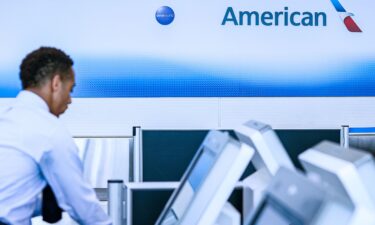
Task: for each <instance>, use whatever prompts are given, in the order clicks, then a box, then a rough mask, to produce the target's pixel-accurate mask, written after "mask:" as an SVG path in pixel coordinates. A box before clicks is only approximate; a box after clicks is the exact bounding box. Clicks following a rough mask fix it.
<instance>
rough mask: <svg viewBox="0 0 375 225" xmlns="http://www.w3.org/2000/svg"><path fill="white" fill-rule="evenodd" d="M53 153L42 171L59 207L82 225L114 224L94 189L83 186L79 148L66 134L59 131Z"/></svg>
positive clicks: (43, 161)
mask: <svg viewBox="0 0 375 225" xmlns="http://www.w3.org/2000/svg"><path fill="white" fill-rule="evenodd" d="M51 141H52V145H53V146H52V149H51V150H48V151H46V152H45V153H44V154H43V156H42V158H41V160H40V168H41V170H42V173H43V175H44V177H45V179H46V181H47V183H48V184H49V185H50V186H51V188H52V190H53V192H54V194H55V196H56V199H57V202H58V204H59V206H60V207H61V208H62V209H64V211H66V212H67V213H68V214H69V215H70V216H71V217H72V218H73V219H74V220H76V221H77V222H78V223H79V224H90V225H94V224H98V225H99V224H100V225H102V224H103V225H107V224H111V220H110V219H109V217H108V216H107V215H106V213H105V212H104V210H103V209H102V208H101V206H100V204H99V201H98V199H97V197H96V195H95V192H94V190H93V189H92V187H91V186H90V185H89V184H88V183H86V182H84V179H83V168H82V163H81V161H80V159H79V157H78V152H77V147H76V145H75V144H74V141H73V140H72V138H71V137H70V136H69V135H67V134H66V133H65V132H61V131H60V132H59V131H57V132H56V134H54V135H53V138H52V140H51Z"/></svg>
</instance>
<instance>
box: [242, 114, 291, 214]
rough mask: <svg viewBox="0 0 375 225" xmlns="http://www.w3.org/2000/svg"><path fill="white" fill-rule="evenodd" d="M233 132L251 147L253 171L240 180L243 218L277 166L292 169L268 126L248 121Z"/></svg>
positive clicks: (257, 200)
mask: <svg viewBox="0 0 375 225" xmlns="http://www.w3.org/2000/svg"><path fill="white" fill-rule="evenodd" d="M235 133H236V135H237V137H238V138H239V140H240V141H241V142H243V143H246V144H248V145H250V146H251V147H253V148H254V150H255V154H254V157H253V159H252V160H251V162H252V163H253V165H254V167H255V169H256V170H257V171H256V172H255V173H253V174H251V175H250V176H248V177H247V178H245V179H244V180H243V181H242V182H243V186H244V191H243V208H244V210H243V212H244V217H247V216H248V215H249V214H250V213H251V212H252V210H253V209H254V208H255V207H256V206H257V204H258V203H259V202H260V200H261V199H262V197H263V192H264V190H265V189H266V188H267V186H268V184H269V183H270V182H271V179H272V177H273V176H274V175H275V174H276V172H277V171H278V169H279V168H280V167H281V166H283V167H286V168H289V169H291V170H295V167H294V165H293V163H292V161H291V159H290V158H289V155H288V153H287V152H286V150H285V148H284V147H283V145H282V143H281V142H280V140H279V138H278V137H277V135H276V133H275V132H274V131H273V129H272V127H271V126H270V125H268V124H264V123H262V122H259V121H254V120H250V121H248V122H246V123H245V124H243V125H241V126H240V127H238V128H237V129H235Z"/></svg>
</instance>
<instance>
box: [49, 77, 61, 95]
mask: <svg viewBox="0 0 375 225" xmlns="http://www.w3.org/2000/svg"><path fill="white" fill-rule="evenodd" d="M51 86H52V92H55V91H57V90H59V88H60V87H61V77H60V75H58V74H57V75H54V76H53V77H52V80H51Z"/></svg>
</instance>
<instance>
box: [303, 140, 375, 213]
mask: <svg viewBox="0 0 375 225" xmlns="http://www.w3.org/2000/svg"><path fill="white" fill-rule="evenodd" d="M298 158H299V160H300V162H301V163H302V165H303V167H304V168H305V170H306V172H307V174H308V175H309V176H310V177H311V178H312V179H315V180H317V181H318V182H320V183H322V185H325V186H327V188H331V189H332V190H333V191H334V192H335V193H337V194H339V195H341V196H343V197H345V198H347V199H349V200H350V201H351V202H352V203H353V204H354V205H356V206H358V205H360V206H363V207H366V208H370V209H375V161H374V158H373V157H372V155H371V154H369V153H367V152H365V151H361V150H358V149H351V148H344V147H340V145H338V144H335V143H333V142H328V141H324V142H321V143H319V144H318V145H316V146H314V147H312V148H310V149H308V150H306V151H305V152H303V153H302V154H300V155H299V156H298Z"/></svg>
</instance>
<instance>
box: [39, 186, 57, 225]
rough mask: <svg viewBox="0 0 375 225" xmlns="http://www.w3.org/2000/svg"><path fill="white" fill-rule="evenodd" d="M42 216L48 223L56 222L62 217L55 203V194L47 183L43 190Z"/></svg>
mask: <svg viewBox="0 0 375 225" xmlns="http://www.w3.org/2000/svg"><path fill="white" fill-rule="evenodd" d="M42 217H43V220H44V221H46V222H48V223H56V222H58V221H59V220H61V218H62V209H61V208H60V207H59V205H58V204H57V201H56V198H55V195H54V194H53V191H52V189H51V187H50V186H49V185H48V184H47V186H46V187H45V188H44V190H43V196H42Z"/></svg>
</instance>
